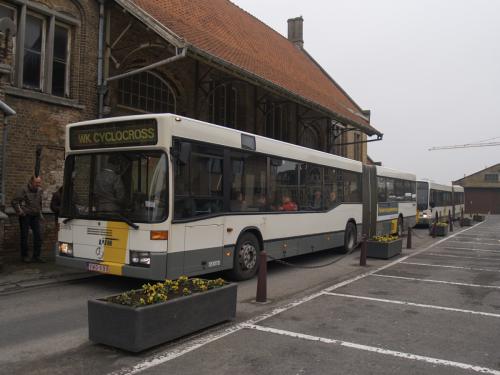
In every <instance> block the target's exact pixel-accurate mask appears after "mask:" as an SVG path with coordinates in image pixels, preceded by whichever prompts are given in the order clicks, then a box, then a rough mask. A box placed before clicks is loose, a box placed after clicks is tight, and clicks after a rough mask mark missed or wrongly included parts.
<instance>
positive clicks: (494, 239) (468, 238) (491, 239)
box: [457, 234, 500, 242]
mask: <svg viewBox="0 0 500 375" xmlns="http://www.w3.org/2000/svg"><path fill="white" fill-rule="evenodd" d="M458 237H464V240H472V239H474V238H478V239H480V240H486V241H498V242H500V239H498V238H484V237H481V236H473V235H472V234H467V235H465V234H462V235H459V236H457V239H458Z"/></svg>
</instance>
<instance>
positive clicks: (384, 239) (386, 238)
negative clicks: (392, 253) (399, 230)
mask: <svg viewBox="0 0 500 375" xmlns="http://www.w3.org/2000/svg"><path fill="white" fill-rule="evenodd" d="M397 239H399V237H398V236H394V235H392V234H388V235H385V236H374V237H373V238H372V240H373V241H377V242H381V243H389V242H392V241H396V240H397Z"/></svg>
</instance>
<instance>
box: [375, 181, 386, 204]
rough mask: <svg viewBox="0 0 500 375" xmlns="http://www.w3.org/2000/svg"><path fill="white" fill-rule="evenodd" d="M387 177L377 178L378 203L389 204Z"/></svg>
mask: <svg viewBox="0 0 500 375" xmlns="http://www.w3.org/2000/svg"><path fill="white" fill-rule="evenodd" d="M385 182H386V179H385V177H377V199H378V202H379V203H380V202H387V187H386V183H385Z"/></svg>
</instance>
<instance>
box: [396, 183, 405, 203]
mask: <svg viewBox="0 0 500 375" xmlns="http://www.w3.org/2000/svg"><path fill="white" fill-rule="evenodd" d="M393 181H394V200H396V201H403V200H404V199H405V191H404V190H405V188H404V182H403V180H399V179H395V180H393Z"/></svg>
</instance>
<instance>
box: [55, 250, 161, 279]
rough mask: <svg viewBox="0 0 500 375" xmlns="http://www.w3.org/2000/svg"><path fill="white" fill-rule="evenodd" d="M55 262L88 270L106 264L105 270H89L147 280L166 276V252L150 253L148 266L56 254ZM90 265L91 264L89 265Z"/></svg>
mask: <svg viewBox="0 0 500 375" xmlns="http://www.w3.org/2000/svg"><path fill="white" fill-rule="evenodd" d="M56 263H57V264H58V265H61V266H64V267H70V268H76V269H81V270H86V271H89V270H90V269H91V268H93V269H94V270H95V269H96V268H99V266H107V267H103V268H106V269H107V271H103V272H101V271H93V270H92V271H91V272H97V273H101V274H105V275H118V276H125V277H134V278H137V279H148V280H165V278H166V270H167V267H166V264H167V254H166V253H165V254H155V253H151V265H150V266H149V267H139V266H131V265H129V264H118V263H104V262H100V261H98V260H94V259H85V258H74V257H68V256H63V255H59V254H56ZM89 265H91V266H89Z"/></svg>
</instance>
